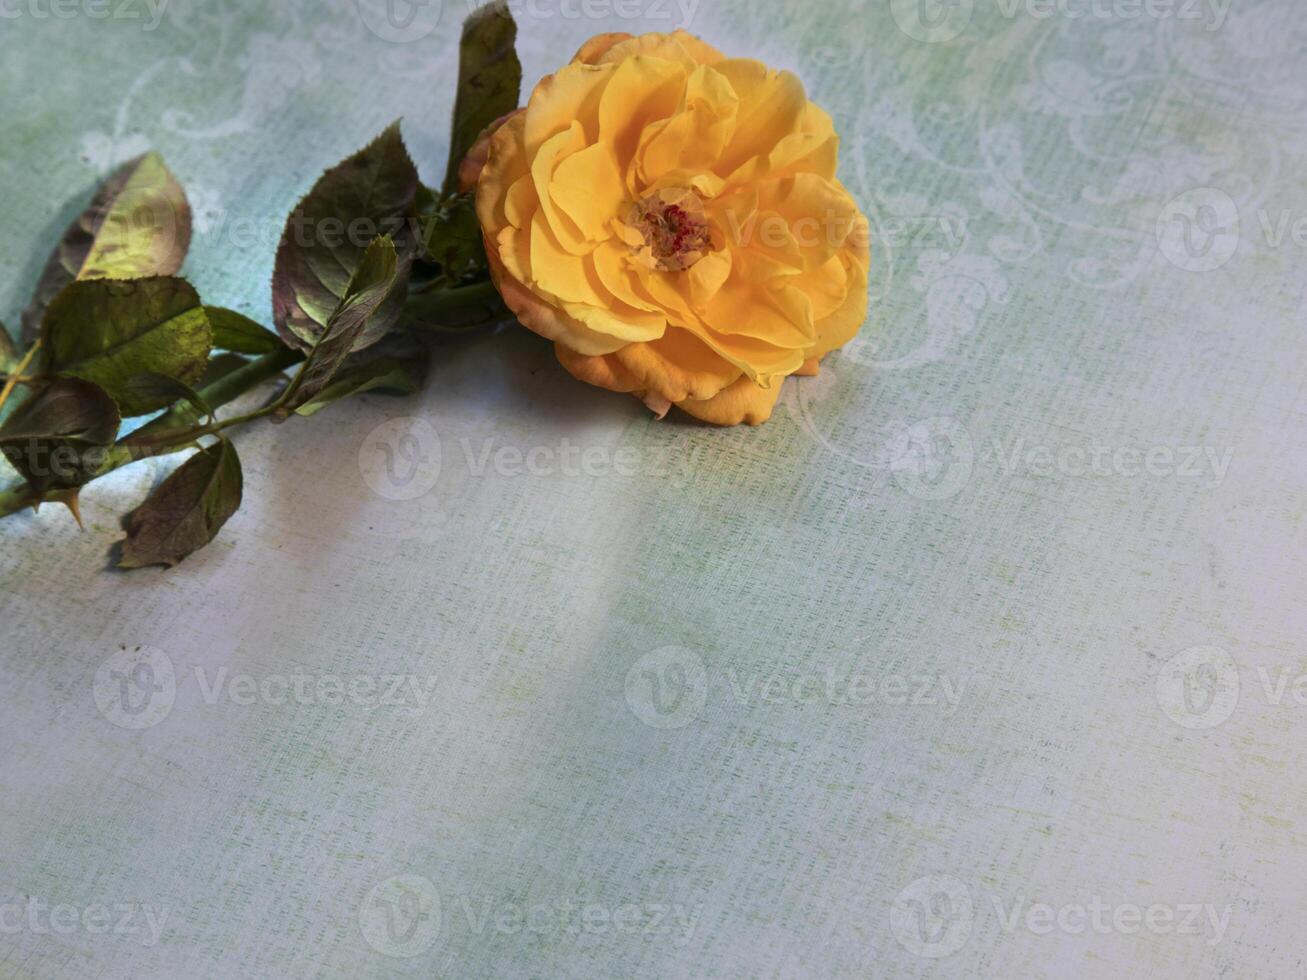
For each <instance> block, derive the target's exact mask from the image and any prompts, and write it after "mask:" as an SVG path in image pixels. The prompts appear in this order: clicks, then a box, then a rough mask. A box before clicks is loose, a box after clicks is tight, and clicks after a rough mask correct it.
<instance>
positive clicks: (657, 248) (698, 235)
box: [627, 188, 712, 272]
mask: <svg viewBox="0 0 1307 980" xmlns="http://www.w3.org/2000/svg"><path fill="white" fill-rule="evenodd" d="M627 223H628V224H630V225H631V226H632V227H634V228H635V229H636V230H637V231H638V232H639V233H640V236H641V238H642V239H643V243H642V244H641V245H639V246H636V247H635V251H636V252H637V254H640V255H642V256H644V257H645V260H646V261H648V262H649V263H650V264H652V265H653V266H654V267H655V268H658V269H663V270H665V271H668V272H680V271H682V270H684V269H688V268H689V267H690V266H692V265H694V263H696V262H698V261H699V259H701V258H703V256H704V255H705V254H706V253H707V252H708V251H709V250H710V249H711V248H712V239H711V236H710V235H709V233H708V223H707V221H706V220H705V219H704V216H703V203H702V202H701V201H700V200H699V198H698V196H697V195H696V194H695V193H694V192H693V191H690V190H687V189H678V188H672V189H668V190H662V191H658V192H656V193H654V194H650V195H647V196H646V197H644V198H642V199H641V200H640V201H638V202H636V204H635V206H634V207H633V208H632V210H631V216H630V217H629V218H628V219H627Z"/></svg>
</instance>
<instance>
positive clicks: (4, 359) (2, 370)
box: [0, 323, 23, 374]
mask: <svg viewBox="0 0 1307 980" xmlns="http://www.w3.org/2000/svg"><path fill="white" fill-rule="evenodd" d="M22 359H23V358H22V355H20V354H19V353H18V345H17V344H15V343H14V339H13V338H12V337H11V336H9V331H8V330H7V329H5V325H4V324H3V323H0V374H11V373H12V372H13V370H14V368H16V367H18V364H19V362H20V361H22Z"/></svg>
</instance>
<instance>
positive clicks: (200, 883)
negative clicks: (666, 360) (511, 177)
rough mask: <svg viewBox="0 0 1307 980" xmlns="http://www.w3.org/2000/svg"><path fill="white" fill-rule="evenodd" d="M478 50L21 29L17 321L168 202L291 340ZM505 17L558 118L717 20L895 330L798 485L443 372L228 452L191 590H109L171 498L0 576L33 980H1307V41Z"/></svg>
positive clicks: (348, 18) (211, 276)
mask: <svg viewBox="0 0 1307 980" xmlns="http://www.w3.org/2000/svg"><path fill="white" fill-rule="evenodd" d="M444 6H445V9H444V11H443V15H442V16H440V17H439V18H438V19H434V20H433V15H434V14H436V13H438V12H439V7H438V5H432V4H428V5H427V6H425V7H419V8H416V10H413V9H411V8H407V7H406V6H405V5H404V4H403V3H401V2H399V0H396V2H395V3H394V5H393V10H394V16H393V18H392V19H393V21H394V24H399V25H401V26H398V27H396V26H394V25H393V24H391V23H390V22H388V21H387V20H386V18H385V15H384V7H385V5H384V4H382V3H372V2H371V0H364V3H363V7H362V8H361V9H360V8H357V7H356V6H355V5H354V4H353V3H349V2H331V3H328V2H309V0H295V2H290V0H281V2H278V3H266V4H264V3H256V2H252V0H251V2H236V0H208V2H198V0H197V2H189V3H187V2H182V0H172V2H171V3H169V4H167V5H166V7H165V8H164V9H163V11H162V12H161V17H160V19H159V22H158V23H157V25H156V26H155V27H154V29H149V28H150V27H151V24H152V15H151V12H150V8H149V7H148V6H147V5H146V4H145V2H144V0H109V7H108V8H107V9H109V10H110V11H111V12H113V13H114V14H115V16H112V17H110V18H108V19H95V18H93V17H92V16H90V13H91V12H96V11H99V10H103V9H106V8H103V7H99V6H94V5H92V6H82V5H79V4H76V3H74V4H73V5H72V6H70V7H60V8H58V10H60V11H64V12H66V11H69V10H71V11H72V13H71V15H70V16H67V17H62V16H55V13H56V10H54V9H52V8H51V7H50V6H49V4H48V3H47V2H46V0H7V2H6V3H5V4H4V5H3V7H0V9H2V10H3V11H4V17H3V19H0V120H2V121H3V124H4V125H3V130H2V132H3V138H2V139H0V185H2V186H3V187H4V215H5V220H4V226H3V232H2V241H3V245H4V247H3V249H0V318H3V320H4V321H5V322H6V323H8V324H10V325H11V326H13V325H15V324H16V323H17V320H18V314H19V311H20V310H21V309H22V307H23V306H24V305H25V303H26V301H27V297H28V295H29V293H30V290H31V288H32V286H33V284H34V283H35V280H36V277H37V273H38V271H39V269H40V266H41V264H42V263H43V262H44V259H45V256H46V255H47V254H48V251H49V249H50V247H51V246H52V244H53V243H54V241H55V240H56V237H57V235H58V233H59V231H60V230H61V229H62V228H63V227H64V226H65V224H66V223H67V222H68V221H69V220H70V219H71V218H72V217H73V216H74V215H75V214H76V213H77V212H78V211H79V210H80V209H81V207H83V206H84V204H85V202H86V200H87V198H88V196H89V193H90V191H91V189H92V187H93V186H94V184H95V183H96V181H97V180H98V179H99V178H100V177H101V176H102V175H103V174H104V173H106V172H107V171H108V169H109V168H110V167H112V166H113V165H114V164H115V163H116V162H118V161H120V160H122V159H125V158H127V157H130V156H132V155H134V154H136V153H139V152H141V151H142V150H144V149H146V148H147V147H154V148H157V149H159V150H160V151H161V152H162V153H163V154H164V156H165V158H166V159H167V161H168V163H169V165H170V166H171V167H172V168H173V170H174V171H175V172H176V173H177V174H178V176H179V177H180V179H181V180H182V182H183V183H184V185H185V186H186V188H187V190H188V192H189V194H190V199H191V202H192V204H193V207H194V210H195V214H196V219H197V229H196V236H195V242H194V245H193V248H192V251H191V256H190V259H189V261H188V263H187V268H186V272H187V274H188V275H189V276H190V277H191V278H192V280H193V281H194V282H195V283H196V284H197V285H198V287H199V288H200V290H201V293H202V295H203V296H204V297H205V298H206V299H207V300H209V301H210V302H214V303H219V304H224V305H229V306H233V307H236V308H238V309H241V310H243V311H245V312H247V313H249V314H251V315H253V316H256V317H258V318H260V319H262V320H263V321H264V322H267V321H268V318H269V315H270V310H269V295H268V294H269V290H268V280H269V277H270V272H271V268H272V256H273V251H274V246H275V240H276V237H277V234H278V233H279V230H280V227H281V222H282V220H283V219H284V216H285V214H286V213H287V211H288V210H289V209H290V207H291V206H292V205H293V203H294V202H295V200H296V199H297V197H298V196H299V195H300V194H302V193H303V192H304V191H305V190H306V189H307V188H308V187H309V186H310V185H311V183H312V181H313V179H314V178H315V177H316V175H317V174H318V173H319V172H320V171H321V170H322V169H323V168H325V167H326V166H328V165H330V164H332V163H334V162H335V161H337V160H338V159H340V158H341V157H343V156H345V155H346V154H348V153H350V152H352V151H353V150H355V149H357V148H358V147H360V146H361V145H363V144H364V143H365V142H366V141H367V140H369V139H370V138H371V137H372V136H373V135H375V134H376V133H377V132H379V131H380V130H381V129H382V128H383V127H384V126H385V125H386V124H387V123H388V122H389V121H390V120H391V119H393V118H394V117H397V116H401V115H402V116H403V117H404V121H405V135H406V137H407V139H408V142H409V145H410V147H411V149H412V151H413V154H414V157H415V159H417V160H418V162H419V167H420V170H421V172H422V175H423V177H424V178H425V179H426V180H428V181H430V182H434V181H436V180H437V179H438V178H439V176H440V173H441V171H442V167H443V159H444V152H445V146H446V132H447V118H448V112H449V108H450V101H451V85H452V81H453V77H454V39H455V37H456V35H457V25H458V23H459V21H460V20H461V16H462V14H463V13H464V12H465V10H464V9H463V5H462V4H460V3H455V2H454V0H446V2H445V5H444ZM133 12H134V13H135V14H136V15H137V17H136V18H135V19H132V18H131V17H130V16H129V15H130V14H131V13H133ZM410 13H414V14H415V19H414V20H412V22H411V23H409V24H408V26H407V27H404V26H402V25H403V23H404V19H403V18H404V15H406V14H410ZM591 14H605V16H599V17H596V16H591ZM519 18H520V20H521V23H522V33H523V41H522V50H523V54H524V61H525V64H526V74H527V76H528V78H529V79H534V78H536V77H538V76H539V75H540V74H542V73H544V72H545V71H547V70H548V69H550V68H551V67H554V66H556V65H557V64H559V63H561V62H562V61H563V60H565V59H566V58H568V57H570V55H571V52H572V51H573V50H574V49H575V48H576V47H577V46H578V45H579V44H580V43H581V41H582V40H584V39H585V38H586V37H587V36H589V35H590V34H593V33H596V32H598V31H601V30H611V29H624V30H631V31H642V30H648V29H669V28H671V27H673V26H676V25H677V24H678V23H686V22H687V20H688V26H689V28H690V29H691V30H693V31H694V32H696V33H699V34H702V35H703V36H704V37H706V38H707V39H709V40H711V41H712V42H713V43H715V44H717V45H718V46H720V47H722V48H724V49H726V50H728V51H730V52H735V53H740V54H747V55H754V56H757V57H760V58H763V59H764V60H767V61H768V62H770V63H772V64H775V65H777V66H782V67H787V68H791V69H794V70H796V71H797V72H799V73H800V75H801V76H802V77H803V79H804V80H805V82H806V84H807V85H808V88H809V91H810V93H811V95H812V97H813V98H814V99H816V100H817V101H819V102H820V103H822V104H823V105H825V106H826V107H827V108H828V109H829V110H830V111H831V112H832V113H833V115H834V117H835V119H836V121H837V124H838V125H839V126H840V128H841V131H842V132H843V134H844V135H845V140H844V146H843V157H842V173H843V176H844V179H845V181H846V182H847V183H848V185H849V186H850V188H851V189H852V190H853V191H854V193H855V194H856V195H857V197H858V198H859V200H860V201H861V203H862V205H863V207H864V208H865V209H866V211H867V213H868V215H869V216H870V218H871V219H872V225H873V231H874V237H875V241H874V244H873V269H874V272H873V275H874V279H873V300H872V302H873V311H872V313H871V316H870V317H869V320H868V323H867V325H866V327H865V328H864V330H863V331H862V334H861V335H860V336H859V337H858V338H857V340H856V341H854V343H852V344H851V345H850V346H849V347H848V348H847V349H846V350H845V351H843V352H841V353H839V354H837V355H835V356H833V357H832V358H830V359H829V360H828V362H827V364H826V366H825V368H824V370H823V371H822V374H821V376H820V377H818V378H815V379H803V380H801V381H797V382H796V381H794V380H791V381H790V382H789V383H788V386H787V388H786V390H785V393H784V395H783V398H782V401H781V404H780V405H779V407H778V409H777V412H776V415H775V417H774V419H773V420H772V421H771V422H770V423H769V424H768V425H766V426H765V427H763V428H761V429H756V430H748V429H735V430H729V431H720V430H713V429H708V428H703V427H697V426H691V425H689V424H685V423H684V422H683V421H679V420H674V419H669V420H668V421H666V422H663V423H656V422H654V421H652V420H651V419H650V418H649V417H648V414H647V412H646V411H645V410H644V409H643V408H642V407H641V406H640V405H639V404H638V403H637V402H636V401H635V400H634V399H628V398H624V397H620V396H616V395H610V394H607V393H604V392H601V391H597V390H593V389H588V388H585V387H583V386H581V385H580V384H578V383H575V382H573V381H572V380H571V379H570V378H568V377H567V376H566V375H565V374H564V372H563V371H562V370H560V369H559V367H558V366H557V365H556V364H555V363H554V361H553V357H552V354H551V352H550V350H549V348H548V347H547V345H545V344H544V343H542V342H540V341H539V340H537V339H536V338H534V337H532V336H530V335H527V334H526V333H525V332H524V331H520V330H510V331H505V332H502V333H500V334H498V335H496V336H489V337H483V338H480V339H478V340H476V341H474V342H470V343H466V344H463V345H461V346H456V347H454V348H452V349H451V350H450V351H449V353H448V354H447V355H446V356H445V357H444V358H443V359H442V360H441V361H440V363H438V364H437V366H436V367H435V369H434V371H433V374H432V378H431V381H430V385H429V387H428V390H427V391H426V393H425V394H424V395H422V396H421V397H418V398H414V399H408V400H403V399H399V400H396V399H386V398H381V397H365V398H362V399H359V400H357V401H354V402H350V403H348V404H345V405H342V406H339V407H334V408H332V409H330V410H329V411H327V412H324V413H323V414H321V415H319V416H317V417H316V418H314V419H312V420H309V421H306V422H292V423H289V424H286V425H283V426H279V427H272V426H262V427H258V428H255V429H251V430H249V431H245V432H242V433H241V434H240V435H238V436H237V444H238V446H239V448H240V452H241V456H242V458H243V460H244V465H245V475H246V502H245V505H244V507H243V508H242V509H241V511H240V512H239V513H238V514H237V515H236V517H235V518H234V519H233V520H232V521H231V522H230V523H229V524H228V525H227V527H226V528H225V529H224V530H223V532H222V534H221V536H220V537H219V539H218V540H217V542H216V543H215V544H214V545H213V546H211V547H210V548H208V549H207V550H205V551H203V552H201V553H200V554H198V555H196V556H194V557H193V558H191V559H189V560H188V561H186V562H185V563H184V564H183V565H182V566H180V567H179V568H177V569H176V570H173V571H170V572H162V571H157V570H150V571H144V572H138V573H134V574H131V575H126V576H124V575H118V574H113V573H110V572H107V571H105V564H106V552H107V549H108V547H109V546H110V544H111V543H112V542H113V541H114V540H115V539H116V538H117V537H119V536H120V535H119V532H118V530H117V526H116V521H117V518H118V515H120V514H121V513H122V512H124V511H125V510H127V509H129V508H130V507H131V506H132V505H134V503H136V502H137V501H138V500H139V499H140V498H141V497H142V495H143V494H144V493H145V492H146V491H147V489H148V487H149V486H150V485H151V484H152V483H153V482H155V481H157V480H158V479H159V478H160V477H161V476H162V475H163V474H164V473H166V472H167V469H168V466H169V465H171V464H163V463H161V464H158V465H145V466H138V467H136V468H134V469H131V470H128V471H126V472H123V473H121V474H119V475H117V476H116V477H115V478H113V479H111V480H107V481H104V482H103V483H97V484H96V485H95V487H94V488H92V489H91V490H90V491H88V492H87V494H86V495H85V502H84V508H85V512H86V517H87V525H88V526H87V530H86V531H85V532H84V533H79V532H78V531H77V530H76V528H75V527H74V525H73V523H72V521H71V519H70V518H69V517H68V516H67V514H65V513H63V512H62V511H61V510H60V509H58V508H55V507H50V508H48V509H46V510H43V511H42V513H41V514H40V515H39V516H31V515H25V516H21V517H18V518H14V519H11V520H8V521H5V522H4V523H3V525H0V536H2V537H3V551H2V552H0V575H2V576H3V586H2V588H3V593H2V594H0V624H3V625H0V635H2V636H3V645H2V646H0V977H4V978H65V977H66V978H83V977H98V978H146V977H150V978H154V977H158V978H165V977H166V978H177V977H233V978H235V977H242V978H243V977H284V976H296V977H299V976H305V977H308V976H322V977H350V978H361V977H396V976H399V977H424V978H425V977H433V976H439V977H450V978H465V977H469V978H470V977H551V978H552V977H559V978H562V977H586V978H590V977H593V978H625V977H714V978H744V977H796V978H798V977H802V978H808V977H827V976H829V977H872V976H977V975H985V976H1002V977H1014V976H1021V977H1064V976H1085V977H1120V976H1158V977H1206V976H1212V977H1214V976H1238V977H1273V976H1275V977H1289V976H1301V975H1302V973H1303V970H1304V960H1303V947H1304V940H1305V939H1307V932H1305V928H1307V927H1304V922H1307V891H1305V890H1304V888H1303V885H1302V869H1303V861H1304V843H1303V836H1302V835H1303V833H1304V822H1303V821H1304V819H1305V818H1307V812H1305V809H1307V804H1305V803H1304V799H1305V797H1304V793H1303V789H1302V779H1303V775H1302V774H1303V769H1304V763H1307V757H1305V750H1304V745H1307V682H1300V678H1301V677H1303V676H1304V674H1305V673H1307V658H1305V657H1304V654H1303V647H1302V638H1303V636H1304V635H1305V634H1307V616H1304V612H1303V610H1304V603H1303V586H1304V584H1307V583H1305V581H1304V575H1303V573H1302V570H1301V569H1302V559H1301V556H1302V555H1303V553H1304V551H1305V550H1307V548H1305V546H1307V528H1305V527H1304V516H1303V515H1304V485H1305V477H1307V466H1305V465H1304V453H1303V449H1302V446H1303V436H1302V433H1303V431H1304V423H1305V422H1307V392H1305V391H1304V370H1303V369H1304V357H1303V355H1304V348H1305V347H1307V334H1305V332H1304V316H1303V312H1304V311H1303V300H1304V297H1303V289H1304V284H1307V261H1305V259H1307V252H1305V251H1304V248H1305V247H1307V235H1304V232H1305V231H1307V222H1303V219H1304V218H1307V189H1304V183H1303V173H1304V170H1305V169H1307V140H1305V139H1304V123H1303V120H1304V119H1305V118H1307V115H1305V112H1304V110H1307V83H1305V82H1304V77H1305V76H1304V71H1305V69H1307V58H1305V45H1307V30H1305V29H1304V27H1303V20H1302V17H1301V10H1300V8H1299V6H1298V5H1297V4H1296V3H1295V2H1293V0H1276V2H1257V0H1233V2H1232V3H1231V4H1229V5H1228V6H1227V5H1226V4H1225V3H1223V2H1222V3H1217V2H1216V0H1201V2H1194V0H1175V2H1173V3H1167V2H1164V0H1150V2H1148V3H1143V2H1135V0H1096V2H1093V3H1091V2H1089V0H1065V2H1057V3H1045V2H1042V0H1029V2H1027V0H974V3H973V2H972V0H951V2H949V3H945V4H942V5H940V4H936V3H935V0H924V2H923V3H920V4H918V3H917V2H916V0H911V2H899V0H893V2H883V0H850V2H844V0H840V2H822V3H819V4H818V3H814V2H812V0H788V2H785V0H766V2H764V0H752V2H743V0H736V2H724V0H723V2H717V0H702V2H701V3H698V4H694V3H687V4H684V5H682V6H679V7H678V5H677V4H676V3H674V2H672V0H613V2H611V3H610V2H606V0H589V2H587V3H584V4H583V3H581V2H579V0H577V2H573V0H566V2H564V0H535V2H533V3H532V4H530V5H523V6H522V7H521V8H520V9H519ZM382 35H385V36H384V37H383V36H382ZM1300 222H1301V223H1300ZM515 454H520V455H515ZM528 463H529V464H530V465H529V466H528V465H527V464H528ZM392 678H397V679H398V686H397V682H396V681H395V680H393V679H392Z"/></svg>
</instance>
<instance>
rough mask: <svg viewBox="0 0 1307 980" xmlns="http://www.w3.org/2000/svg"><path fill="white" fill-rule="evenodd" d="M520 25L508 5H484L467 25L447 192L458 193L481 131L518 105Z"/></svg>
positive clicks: (460, 53) (460, 56) (460, 57)
mask: <svg viewBox="0 0 1307 980" xmlns="http://www.w3.org/2000/svg"><path fill="white" fill-rule="evenodd" d="M516 40H517V24H515V23H514V22H513V15H512V14H510V13H509V12H508V6H507V4H504V3H493V4H490V5H488V6H485V7H482V8H481V9H480V10H478V11H477V12H476V13H474V14H472V16H470V17H469V18H468V19H467V20H466V21H464V23H463V38H462V40H461V41H460V42H459V48H458V95H457V97H456V99H455V101H454V122H453V126H452V128H451V130H450V137H449V165H448V166H447V167H446V168H445V193H446V194H454V193H456V192H457V191H458V166H459V164H461V163H462V162H463V158H464V157H465V156H467V151H468V150H470V149H471V148H472V144H473V143H475V142H476V141H477V137H478V136H480V135H481V132H482V130H484V129H485V128H486V127H487V126H489V125H490V124H491V123H493V122H494V121H495V120H496V119H498V118H499V117H500V116H504V115H507V114H508V113H510V112H512V111H513V110H514V109H516V108H517V106H518V98H519V96H520V94H521V89H522V65H521V62H519V61H518V60H517V51H516V49H515V48H514V44H515V42H516Z"/></svg>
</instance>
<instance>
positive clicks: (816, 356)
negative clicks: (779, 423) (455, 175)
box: [460, 31, 870, 425]
mask: <svg viewBox="0 0 1307 980" xmlns="http://www.w3.org/2000/svg"><path fill="white" fill-rule="evenodd" d="M838 150H839V137H838V136H837V135H836V133H835V129H834V127H833V126H832V125H831V119H830V117H829V116H828V115H827V114H826V113H825V112H823V111H822V110H821V109H819V108H818V107H817V106H815V105H813V104H812V103H811V102H809V101H808V99H807V96H806V95H805V93H804V90H803V85H802V83H800V81H799V80H798V78H796V77H795V76H794V75H793V74H791V73H790V72H777V71H772V70H770V69H768V68H767V67H766V66H765V65H763V64H761V63H760V62H757V61H751V60H745V59H736V58H726V57H724V56H723V55H722V54H721V53H719V52H718V51H716V50H714V49H713V48H711V47H709V46H708V45H707V44H705V43H704V42H703V41H700V40H699V39H698V38H696V37H693V36H692V35H690V34H687V33H685V32H684V31H677V32H675V33H673V34H645V35H643V36H640V37H632V36H631V35H629V34H602V35H599V36H598V37H595V38H593V39H592V40H590V41H588V42H587V43H586V44H585V45H584V46H583V47H582V48H581V50H580V51H579V52H578V53H577V55H576V57H575V59H573V61H572V63H571V64H569V65H567V66H566V67H564V68H563V69H562V70H561V71H559V72H558V73H557V74H555V75H551V76H549V77H547V78H545V79H544V80H543V81H541V82H540V84H539V85H537V86H536V89H535V91H534V92H533V93H532V94H531V98H530V100H529V101H528V103H527V106H526V108H525V109H519V110H518V111H517V112H516V113H514V114H512V115H510V116H507V117H505V119H503V120H500V122H499V123H498V124H497V125H496V126H494V127H491V129H490V130H488V131H487V133H485V134H483V136H482V138H481V140H480V142H479V143H478V144H477V146H475V147H474V148H473V149H472V151H471V152H470V153H469V155H468V158H467V160H466V161H465V162H464V164H463V167H462V170H461V172H460V176H461V178H462V183H463V187H464V190H469V189H471V188H472V187H473V186H474V185H475V188H476V207H477V215H478V218H479V220H480V223H481V227H482V231H483V233H484V235H485V243H486V253H487V255H488V256H489V260H490V269H491V274H492V276H493V277H494V280H495V283H496V285H497V286H498V288H499V291H500V293H501V294H502V295H503V298H504V301H505V303H506V304H507V305H508V307H509V309H511V310H512V311H513V313H514V314H515V315H516V316H517V317H518V319H519V320H521V321H522V323H523V324H525V325H526V326H527V327H529V328H530V329H532V330H534V331H535V332H536V333H538V334H540V335H542V336H544V337H547V338H548V339H550V340H552V341H553V342H554V349H555V351H556V353H557V355H558V360H559V361H560V362H561V363H562V365H563V367H564V368H566V369H567V370H568V371H569V372H571V373H572V374H573V375H574V376H575V377H577V378H579V379H580V380H582V381H586V382H588V383H590V384H593V385H598V386H600V387H603V388H609V389H611V390H613V391H620V392H629V393H631V394H634V395H636V396H637V397H639V398H640V399H642V400H643V401H644V403H645V404H646V405H648V406H649V407H650V408H651V409H652V410H653V411H654V412H656V413H657V414H658V416H659V417H662V416H663V415H664V414H666V412H667V410H668V408H669V407H670V406H671V405H676V406H678V407H679V408H681V409H682V410H684V411H685V412H688V413H689V414H690V415H693V416H694V417H696V418H699V419H703V420H705V421H707V422H712V423H716V424H718V425H737V424H739V423H741V422H747V423H749V424H750V425H757V424H759V423H761V422H764V421H766V420H767V418H768V417H769V416H770V415H771V411H772V407H773V406H774V405H775V404H776V399H777V397H778V395H779V393H780V388H781V382H782V381H783V379H784V378H785V377H786V376H788V375H791V374H808V375H811V374H816V373H817V363H818V361H819V360H820V359H821V358H822V357H823V356H824V355H825V354H826V353H827V352H829V351H831V350H834V349H835V348H837V347H840V346H841V345H843V344H845V343H847V342H848V340H849V339H850V338H852V337H853V335H854V334H856V333H857V331H858V328H859V327H860V326H861V325H862V322H863V319H864V317H865V316H866V312H867V270H868V266H869V262H870V257H869V250H868V229H867V221H866V218H865V217H863V215H862V214H861V213H860V212H859V210H858V207H857V205H856V204H855V203H854V201H853V198H852V197H851V196H850V195H849V193H848V191H846V190H845V188H844V186H843V185H842V184H841V183H840V182H839V181H838V180H837V179H836V177H835V168H836V162H837V156H838Z"/></svg>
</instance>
